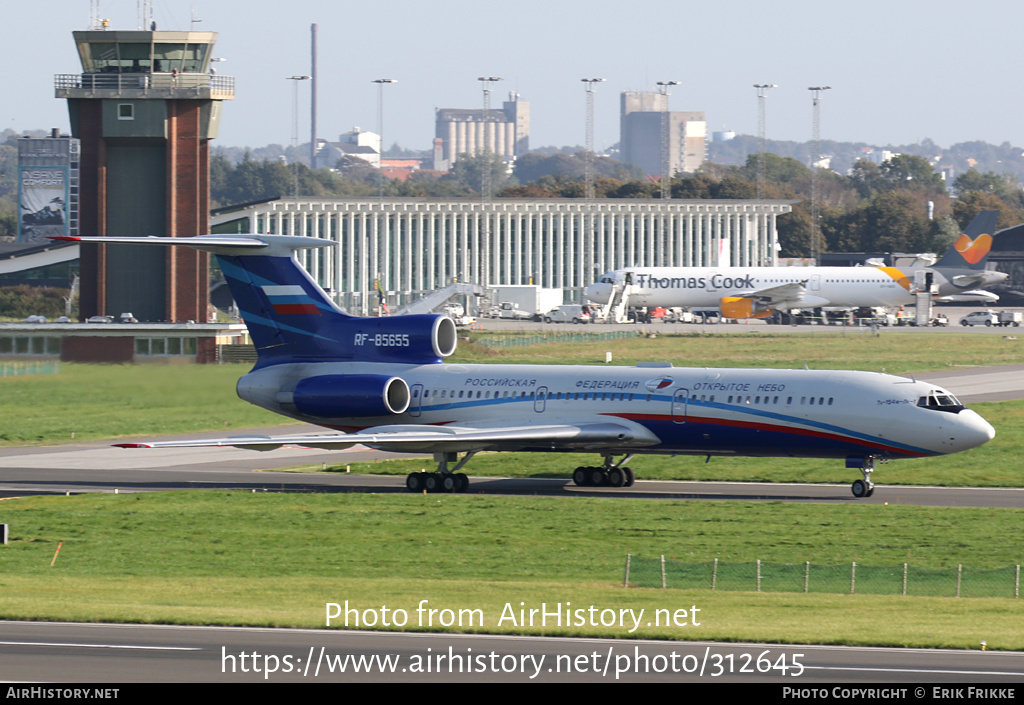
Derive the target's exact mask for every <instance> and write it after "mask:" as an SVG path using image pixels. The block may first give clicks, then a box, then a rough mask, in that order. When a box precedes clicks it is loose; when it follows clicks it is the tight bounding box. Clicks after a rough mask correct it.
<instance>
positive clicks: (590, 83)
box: [580, 78, 605, 201]
mask: <svg viewBox="0 0 1024 705" xmlns="http://www.w3.org/2000/svg"><path fill="white" fill-rule="evenodd" d="M580 80H581V81H582V82H583V83H584V85H585V86H586V88H587V135H586V146H585V149H586V152H585V153H584V155H583V157H584V159H585V160H586V171H585V172H584V177H585V181H584V184H585V185H584V195H585V196H586V198H587V200H588V201H589V200H592V199H593V198H594V84H595V83H603V82H604V80H605V79H603V78H581V79H580Z"/></svg>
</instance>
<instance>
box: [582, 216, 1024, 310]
mask: <svg viewBox="0 0 1024 705" xmlns="http://www.w3.org/2000/svg"><path fill="white" fill-rule="evenodd" d="M997 215H998V212H997V211H982V212H981V213H979V214H978V215H977V216H976V217H975V218H974V220H972V221H971V223H970V225H969V226H968V227H967V229H966V230H965V231H964V232H963V234H961V235H960V237H959V238H958V239H957V241H956V242H955V243H954V244H953V246H952V247H950V249H949V251H947V252H946V254H945V255H944V256H943V257H942V259H940V260H939V261H938V262H936V263H935V264H934V265H932V266H930V267H915V268H911V269H901V268H898V267H626V268H624V269H618V270H615V271H614V272H608V273H607V274H605V275H603V276H602V277H601V278H600V280H599V281H598V282H596V283H595V284H591V285H590V286H588V287H587V288H586V290H585V292H584V293H585V296H586V297H587V299H588V300H589V301H591V302H594V303H599V304H608V303H609V302H611V303H612V304H613V305H614V304H615V303H617V302H620V301H621V300H622V299H621V297H623V296H626V297H628V305H629V306H630V307H635V308H643V307H646V308H656V307H663V308H674V307H680V308H703V307H709V308H710V307H713V308H718V309H719V310H720V311H721V314H722V316H723V317H725V318H767V317H769V316H771V315H773V314H774V313H775V312H776V311H790V310H793V309H813V308H824V307H835V308H854V307H860V306H885V307H897V306H906V305H911V304H914V303H915V302H916V294H917V292H918V291H919V290H921V289H923V288H925V287H930V288H932V290H933V293H934V294H935V295H936V296H937V297H944V296H952V295H962V294H964V293H965V292H968V291H976V290H979V289H985V288H986V287H989V286H992V285H993V284H998V283H999V282H1001V281H1003V280H1005V279H1006V277H1007V275H1006V274H1004V273H1003V272H996V271H993V270H990V269H986V268H985V265H986V262H987V259H988V253H989V250H990V249H991V247H992V233H993V231H994V230H995V225H996V217H997Z"/></svg>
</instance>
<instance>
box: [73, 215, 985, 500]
mask: <svg viewBox="0 0 1024 705" xmlns="http://www.w3.org/2000/svg"><path fill="white" fill-rule="evenodd" d="M73 239H76V240H78V241H81V242H93V241H95V242H103V243H108V244H112V243H119V242H120V243H132V244H142V245H159V246H167V245H172V246H174V245H177V246H185V247H193V248H195V249H197V250H202V251H207V252H211V253H213V254H215V255H216V256H217V258H218V259H219V261H220V266H221V270H222V271H223V273H224V276H225V277H226V278H227V281H228V284H229V285H230V287H231V292H232V294H233V295H234V298H235V301H236V303H237V304H238V307H239V310H240V311H241V314H242V318H243V319H244V321H245V323H246V325H247V326H248V329H249V333H250V335H251V336H252V340H253V342H254V344H255V346H256V349H257V352H258V361H257V363H256V366H255V367H254V368H253V369H252V371H250V372H249V373H248V374H246V375H245V376H243V377H242V378H241V379H240V380H239V382H238V395H239V396H240V397H241V398H242V399H244V400H246V401H248V402H251V403H252V404H256V405H257V406H261V407H263V408H265V409H269V410H271V411H274V412H276V413H279V414H282V415H284V416H287V417H290V418H293V419H296V420H299V421H304V422H308V423H313V424H318V425H320V426H323V427H326V428H329V429H332V432H331V433H324V434H308V435H292V436H279V437H240V438H223V439H219V440H204V441H180V442H178V441H175V442H169V441H168V442H152V443H128V444H122V445H124V446H127V447H168V446H192V447H195V446H236V447H241V448H250V449H255V450H273V449H274V448H279V447H281V446H282V445H298V446H306V447H314V448H324V449H340V448H347V447H350V446H353V445H356V444H361V445H364V446H369V447H372V448H377V449H381V450H387V451H398V452H413V453H432V454H433V455H434V458H435V460H436V461H437V463H438V469H437V471H436V472H432V473H425V472H417V473H412V474H410V475H409V476H408V478H407V480H406V485H407V487H408V489H409V490H411V491H414V492H417V491H423V490H427V491H447V492H452V491H456V492H461V491H465V490H466V489H467V487H468V485H469V481H468V479H467V477H466V475H465V474H464V473H462V472H460V470H461V468H462V467H463V466H464V465H465V464H466V463H467V462H468V461H469V460H470V459H471V458H472V457H473V456H474V455H475V454H477V453H479V452H480V451H531V452H570V451H571V452H584V453H593V454H595V455H596V456H599V457H600V458H602V461H601V462H600V464H598V465H595V466H593V467H579V468H576V469H575V472H574V473H573V480H574V482H575V483H576V484H577V485H581V486H597V485H605V486H613V487H622V486H629V485H632V484H633V481H634V477H635V476H634V473H633V471H632V470H631V469H630V468H629V467H628V466H627V465H626V463H627V462H629V460H630V459H631V458H632V457H634V455H639V454H661V455H677V454H687V455H701V456H708V457H710V456H759V457H792V458H797V457H809V458H832V459H838V460H843V461H845V463H846V467H848V468H856V469H859V470H860V471H861V473H862V475H863V479H859V480H857V481H856V482H854V483H853V494H854V495H855V496H857V497H869V496H871V494H872V492H873V490H874V485H873V483H872V481H871V473H872V471H873V470H874V469H875V467H876V464H877V463H878V462H879V461H883V462H884V461H888V460H890V459H897V458H921V457H928V456H936V455H945V454H948V453H956V452H959V451H964V450H968V449H970V448H975V447H977V446H980V445H981V444H983V443H986V442H987V441H989V440H991V439H992V438H993V436H994V435H995V432H994V430H993V428H992V426H990V425H989V424H988V423H987V422H986V421H985V420H984V419H983V418H981V417H980V416H979V415H978V414H977V413H975V412H974V411H971V410H970V409H967V408H965V407H964V405H963V404H961V403H960V402H959V401H958V400H957V399H956V398H955V397H954V396H953V395H952V394H950V393H949V392H948V391H946V390H944V389H941V388H939V387H936V386H935V385H932V384H929V383H927V382H920V381H915V380H913V379H908V378H904V377H895V376H892V375H886V374H878V373H872V372H851V371H822V370H807V369H804V370H774V369H707V368H700V369H697V368H676V367H672V366H671V364H659V363H640V364H638V365H636V366H635V367H605V366H583V365H575V366H572V365H497V364H483V365H481V364H474V365H460V364H448V363H445V362H444V359H445V358H446V357H448V356H450V355H451V354H452V353H453V352H454V351H455V346H456V330H455V324H454V323H453V322H452V320H451V319H450V318H448V317H447V316H443V315H412V316H396V317H391V318H361V317H354V316H350V315H348V314H347V313H345V312H344V311H342V310H341V309H339V308H338V307H337V306H336V305H335V304H334V303H333V302H332V301H331V300H330V298H329V297H328V296H327V294H325V293H324V291H323V290H322V289H321V288H320V287H319V286H318V285H317V284H316V282H315V281H314V280H313V279H312V278H311V277H310V276H309V275H308V274H307V272H306V271H305V270H304V269H303V268H302V267H301V266H300V265H299V263H298V261H297V260H296V258H295V256H294V255H295V253H296V251H298V250H300V249H303V248H309V247H323V246H325V245H329V244H332V243H330V241H326V240H322V239H317V238H306V237H291V236H272V235H240V236H219V235H203V236H198V237H190V238H114V237H102V238H73ZM460 456H461V457H460Z"/></svg>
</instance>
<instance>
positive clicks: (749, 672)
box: [0, 622, 1024, 699]
mask: <svg viewBox="0 0 1024 705" xmlns="http://www.w3.org/2000/svg"><path fill="white" fill-rule="evenodd" d="M243 653H244V654H245V655H246V657H245V658H244V659H243V658H242V654H243ZM1022 657H1024V654H1022V653H1020V652H996V651H985V652H983V651H981V650H980V646H979V650H976V651H961V650H943V649H891V648H865V647H835V646H810V645H798V646H793V645H779V644H742V643H738V644H722V643H715V642H702V641H697V642H680V641H649V640H643V639H637V640H620V639H571V638H556V637H518V636H495V635H472V634H466V635H441V634H424V633H409V632H356V631H343V630H312V629H242V628H230V627H178V626H159V625H112V624H67V623H41V622H0V680H3V681H8V682H10V681H20V682H26V681H35V682H53V681H54V680H58V681H61V682H73V683H140V682H141V683H146V682H150V683H152V682H160V683H208V682H219V683H330V682H348V683H353V682H381V681H387V682H389V683H394V682H398V683H402V682H405V683H429V682H519V683H530V682H542V683H572V682H599V683H615V682H643V683H657V682H666V683H667V682H685V683H691V684H692V683H704V684H712V683H762V684H774V685H768V686H766V687H765V688H763V689H761V690H759V691H758V692H759V693H764V694H776V695H777V696H781V695H782V688H783V687H784V686H789V687H793V688H804V687H808V686H812V685H814V684H822V683H847V684H851V685H849V686H848V687H867V686H873V685H875V684H891V685H895V686H900V687H904V688H908V689H909V693H908V694H907V695H904V696H903V697H904V699H912V698H914V697H915V695H914V690H915V688H916V687H921V684H928V685H927V686H926V687H925V694H926V695H927V696H928V697H929V698H930V697H931V696H932V691H931V687H932V684H936V683H969V684H971V685H972V686H982V685H984V684H992V683H999V684H1011V683H1017V684H1021V683H1024V658H1022ZM360 658H361V659H362V661H360V660H359V659H360ZM5 689H6V686H5ZM1020 689H1021V686H1019V685H1018V686H1017V688H1016V690H1017V691H1020ZM131 692H133V691H131V689H130V688H129V689H128V693H131ZM922 697H924V696H922V695H918V696H916V699H921V698H922Z"/></svg>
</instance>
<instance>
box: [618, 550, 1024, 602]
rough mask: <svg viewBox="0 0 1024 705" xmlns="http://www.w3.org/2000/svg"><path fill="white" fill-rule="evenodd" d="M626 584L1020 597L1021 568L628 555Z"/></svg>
mask: <svg viewBox="0 0 1024 705" xmlns="http://www.w3.org/2000/svg"><path fill="white" fill-rule="evenodd" d="M624 585H625V587H661V588H674V589H678V590H728V591H743V592H807V593H810V592H816V593H844V594H851V595H852V594H867V595H913V596H918V597H924V596H927V597H1014V598H1019V597H1020V566H1019V565H1016V566H1008V567H1006V568H993V569H987V570H982V569H974V568H965V567H964V566H963V565H958V566H956V567H955V568H919V567H916V566H911V565H909V564H907V563H904V564H903V565H896V566H867V565H858V564H857V563H856V562H853V563H850V564H845V565H817V564H812V563H810V562H807V563H768V562H766V561H760V560H758V561H755V562H753V563H727V562H724V561H719V560H718V559H717V558H716V559H715V560H714V561H707V562H704V563H681V562H679V561H674V560H671V559H666V558H665V557H664V556H662V557H661V558H660V559H653V558H641V557H639V556H632V555H629V554H627V555H626V575H625V580H624Z"/></svg>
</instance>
